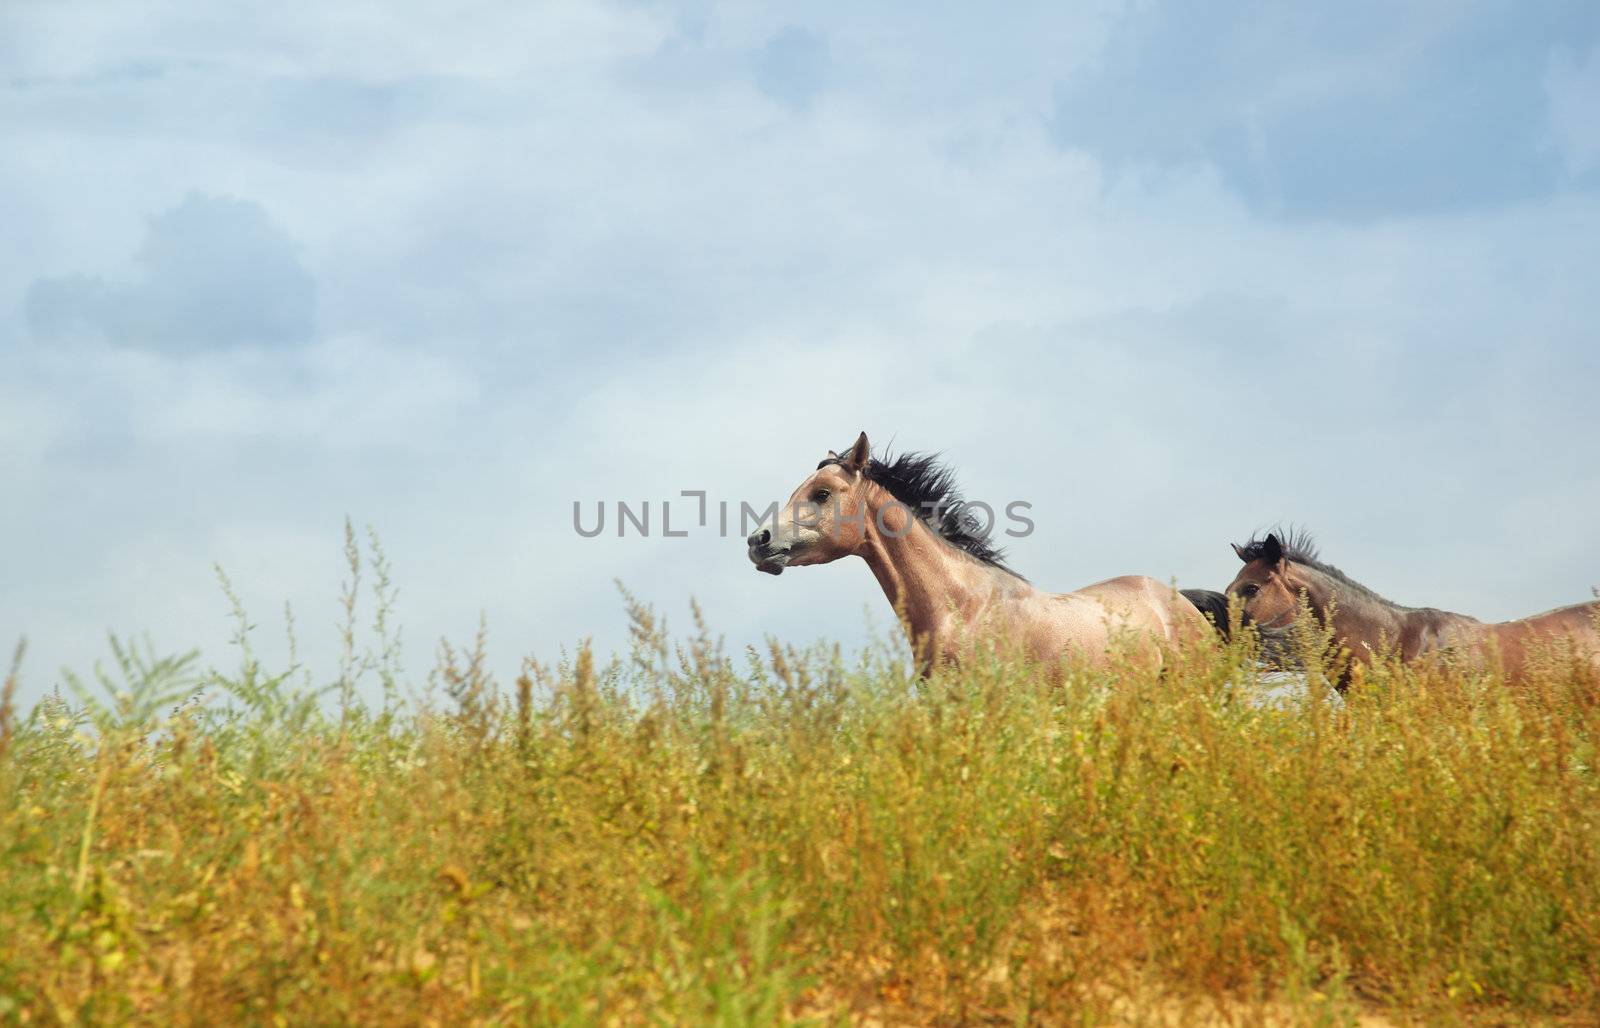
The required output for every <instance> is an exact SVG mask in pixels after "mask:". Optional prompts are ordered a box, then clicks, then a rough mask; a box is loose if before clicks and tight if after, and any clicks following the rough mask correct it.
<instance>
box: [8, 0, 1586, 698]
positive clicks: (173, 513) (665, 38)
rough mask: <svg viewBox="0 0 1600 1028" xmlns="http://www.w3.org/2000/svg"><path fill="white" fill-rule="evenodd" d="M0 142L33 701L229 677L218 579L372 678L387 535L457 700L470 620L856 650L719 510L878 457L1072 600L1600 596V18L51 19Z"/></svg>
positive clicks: (22, 66)
mask: <svg viewBox="0 0 1600 1028" xmlns="http://www.w3.org/2000/svg"><path fill="white" fill-rule="evenodd" d="M1314 7H1316V8H1322V9H1321V10H1314V9H1313V8H1314ZM869 8H870V9H869ZM0 134H3V135H0V137H3V138H4V140H5V145H4V146H3V147H0V226H3V229H4V231H3V232H0V501H3V502H0V648H6V649H9V647H10V645H11V640H14V639H16V638H19V637H23V636H25V637H26V638H27V639H28V641H29V653H28V656H27V659H26V662H25V663H24V665H23V670H22V687H21V699H22V701H23V702H24V703H27V702H30V701H31V700H34V699H37V698H38V697H40V696H42V695H43V694H44V693H45V692H47V691H48V690H50V689H51V688H53V687H54V686H55V685H56V684H57V683H58V682H59V681H61V676H62V669H63V668H69V669H74V670H76V671H78V672H79V673H83V672H85V671H87V670H88V669H89V668H90V667H91V666H92V665H93V664H94V663H95V662H96V661H97V660H103V659H105V658H106V656H107V655H108V653H109V648H108V643H107V635H108V633H111V632H115V633H117V634H118V635H119V636H123V637H144V638H148V639H149V641H150V642H151V644H152V645H153V646H154V647H155V648H156V650H158V651H160V652H181V651H185V650H188V649H191V648H198V649H200V650H201V653H202V658H201V659H202V661H203V662H204V663H206V664H207V665H214V666H218V667H223V668H229V667H232V666H233V665H234V664H235V663H236V656H235V654H234V652H233V651H232V650H230V648H229V645H228V639H229V632H230V627H229V621H228V604H227V602H226V600H225V599H224V598H223V596H222V594H221V591H220V589H219V587H218V584H217V578H216V572H215V570H214V568H215V566H217V565H220V566H221V567H222V568H223V569H224V570H225V571H226V572H227V574H228V575H229V577H230V578H231V580H232V582H233V584H234V587H235V588H236V590H237V592H238V593H239V595H240V598H241V600H242V601H243V603H244V605H245V607H246V609H247V610H248V611H249V613H250V616H251V620H252V622H253V623H254V624H255V626H256V628H255V630H254V635H253V638H254V639H255V644H256V648H257V650H258V651H259V652H261V653H262V655H263V657H264V658H265V659H267V661H268V662H269V664H271V663H272V662H274V661H276V662H278V664H280V665H281V664H282V663H284V662H286V661H287V652H286V650H287V644H286V642H285V632H284V610H285V607H286V605H287V607H288V608H289V609H290V610H291V611H292V613H293V617H294V621H295V624H296V635H297V639H298V655H299V657H300V658H301V659H302V660H303V661H304V662H305V663H306V664H307V665H308V666H310V667H311V668H312V669H313V670H314V674H315V676H316V678H317V680H319V681H328V680H331V679H332V678H333V677H334V675H336V673H337V648H338V635H339V633H338V623H339V619H340V610H339V591H340V588H341V581H342V579H343V578H344V576H345V571H344V568H343V559H342V547H343V531H344V523H345V520H346V519H347V518H348V519H349V520H350V521H351V522H352V523H353V524H354V525H355V526H356V528H357V530H358V532H359V533H360V534H361V535H362V536H363V537H365V535H366V533H367V530H368V528H369V527H370V528H371V530H372V531H374V532H375V533H376V534H377V536H378V537H379V538H380V539H381V540H382V545H383V547H384V549H385V551H386V553H387V555H388V559H389V561H390V563H391V564H392V567H393V576H394V579H395V582H396V584H397V586H398V588H399V597H398V600H397V601H396V604H395V617H396V619H397V620H398V621H399V622H400V624H401V625H402V626H403V632H404V647H405V648H404V651H403V662H404V666H405V669H406V672H407V675H408V677H409V678H410V679H412V680H414V681H420V680H421V679H423V678H424V677H425V675H426V672H427V670H428V668H429V667H431V666H432V664H433V659H434V654H435V650H436V646H437V643H438V640H440V639H441V638H448V639H451V640H453V641H457V642H460V641H463V640H470V638H471V636H472V635H473V633H474V631H475V630H476V628H477V626H478V624H479V620H480V618H482V619H483V620H484V621H486V623H487V625H488V631H489V640H490V656H491V664H492V666H493V668H494V670H495V672H496V674H497V675H498V676H499V677H500V678H501V679H502V680H503V681H504V680H508V679H509V678H511V677H513V676H514V675H515V673H516V670H517V667H518V664H519V661H520V659H521V658H522V657H523V656H525V655H532V656H535V657H537V658H539V659H542V660H544V661H546V662H549V661H552V660H555V659H557V658H558V657H559V656H560V655H561V654H562V653H563V652H564V651H565V652H570V651H571V649H572V647H573V646H575V645H576V644H577V643H578V642H579V641H580V640H582V639H585V638H592V639H593V640H594V642H595V644H596V645H597V646H598V647H600V648H601V649H602V650H609V649H611V648H613V647H615V646H617V645H619V644H621V643H622V642H623V641H624V640H625V638H626V625H627V621H626V614H625V609H624V606H623V603H622V601H621V598H620V595H619V592H618V589H617V582H618V581H620V582H621V583H623V584H624V585H625V586H626V587H627V588H628V589H629V590H631V591H632V592H633V593H635V594H636V595H638V596H639V597H640V598H641V599H643V600H645V601H646V602H649V603H651V604H653V605H655V606H656V607H657V608H658V609H659V610H660V611H661V612H662V613H664V614H665V616H666V617H667V620H668V624H669V626H671V627H673V628H675V629H677V630H687V629H688V627H689V625H688V602H689V599H690V598H691V597H693V598H695V599H696V600H698V602H699V603H700V605H701V607H702V608H703V609H704V611H705V615H706V618H707V620H708V621H709V623H710V625H711V626H712V628H713V629H714V630H716V631H718V632H720V633H722V634H724V635H725V636H726V638H727V640H728V645H729V647H730V648H731V649H735V650H737V649H739V648H742V647H744V646H746V645H748V644H751V643H754V642H759V641H760V640H762V639H764V638H766V637H768V636H771V637H776V638H778V639H781V640H784V641H787V642H794V643H797V644H804V643H808V642H811V641H815V640H837V641H840V642H842V643H843V644H844V645H845V646H847V647H855V646H859V645H861V644H862V642H863V641H864V640H866V639H867V638H868V637H869V636H870V635H871V634H874V633H877V634H882V632H883V630H884V628H885V626H886V625H889V624H892V618H891V615H890V612H889V610H888V606H887V603H886V602H885V601H884V599H883V598H882V595H881V593H880V592H879V591H878V589H877V586H876V585H875V583H874V581H873V578H872V576H871V574H870V573H869V572H868V570H867V569H866V567H865V565H864V564H862V563H861V562H860V561H857V560H854V559H850V560H845V561H841V562H838V563H837V564H834V565H829V566H826V567H813V568H800V569H794V570H793V571H791V572H789V573H787V574H785V575H783V576H781V577H778V578H773V577H770V576H766V575H761V574H759V573H757V572H756V571H755V570H754V569H753V568H752V567H751V566H750V564H749V563H748V561H747V559H746V557H745V553H744V545H743V540H742V537H741V536H742V533H740V532H739V531H738V530H737V528H736V527H730V530H729V532H728V533H727V535H726V536H725V537H724V536H723V535H722V534H721V533H720V532H719V531H718V530H717V527H718V526H717V525H716V521H717V518H716V515H715V511H716V508H715V506H714V505H715V504H717V503H719V502H721V501H727V502H729V503H730V504H732V505H733V508H734V512H735V516H734V518H733V519H732V520H735V521H736V520H737V508H738V504H739V503H740V502H741V501H748V502H751V503H752V504H754V505H756V506H764V505H765V504H766V503H767V502H770V501H771V500H774V499H779V498H781V497H786V496H787V495H788V494H789V493H790V491H791V490H792V489H793V488H794V487H795V486H796V485H797V484H798V483H799V482H800V481H801V480H802V479H803V478H805V477H806V475H808V474H809V473H810V471H811V469H812V468H813V467H814V466H815V464H816V462H817V460H818V459H820V458H821V457H822V456H823V455H824V453H825V452H826V451H827V450H829V449H840V448H842V447H843V446H845V445H847V444H849V443H850V442H851V441H852V440H853V439H854V438H855V436H856V434H857V433H858V432H860V431H863V430H865V431H866V432H867V433H868V435H869V437H870V438H871V439H872V440H873V442H874V444H875V445H876V446H878V447H880V448H881V447H883V446H885V445H888V444H891V443H892V444H893V446H894V447H895V448H896V449H913V450H931V451H939V452H941V453H943V454H944V455H945V456H946V458H947V459H948V460H949V461H950V462H951V463H952V464H953V466H954V467H956V468H957V469H958V471H959V477H960V480H961V482H962V483H963V485H964V486H965V488H966V491H967V492H968V494H969V495H971V496H974V497H977V498H980V499H983V500H984V501H986V502H990V503H992V504H994V505H995V506H997V507H999V506H1002V505H1003V504H1005V503H1008V502H1012V501H1023V502H1026V503H1029V504H1031V511H1030V516H1031V517H1032V520H1033V521H1034V525H1035V527H1034V530H1033V532H1032V533H1031V534H1030V535H1028V536H1027V537H1026V538H1020V539H1014V540H1007V542H1008V543H1009V551H1010V555H1011V560H1012V563H1013V565H1014V566H1015V567H1016V568H1018V569H1019V570H1020V571H1021V572H1022V573H1023V574H1025V575H1027V576H1028V577H1029V578H1030V579H1032V580H1033V581H1034V582H1035V583H1036V584H1038V585H1040V586H1041V587H1044V588H1047V589H1052V590H1060V591H1066V590H1070V589H1074V588H1078V587H1081V586H1083V585H1087V584H1089V583H1092V582H1095V581H1098V580H1101V579H1104V578H1107V577H1110V576H1113V575H1119V574H1130V573H1140V574H1148V575H1153V576H1156V577H1158V578H1161V579H1163V580H1175V581H1176V582H1177V583H1178V584H1180V585H1182V586H1184V587H1210V588H1221V587H1222V586H1224V585H1225V584H1226V583H1227V582H1228V581H1229V580H1230V579H1231V578H1232V577H1233V575H1234V573H1235V571H1236V569H1237V561H1236V559H1235V558H1234V557H1233V555H1232V553H1231V551H1230V549H1229V547H1228V544H1229V543H1230V542H1232V541H1238V540H1242V539H1244V538H1246V537H1247V536H1249V535H1250V534H1251V532H1252V531H1253V530H1254V529H1256V528H1258V527H1261V526H1265V525H1269V524H1272V523H1275V522H1279V521H1293V522H1297V523H1299V524H1302V525H1304V526H1307V527H1309V528H1310V529H1312V530H1313V531H1314V532H1315V533H1316V534H1317V535H1318V537H1319V539H1320V541H1321V543H1322V545H1323V552H1324V555H1325V556H1326V557H1327V558H1328V559H1329V560H1331V561H1332V562H1333V563H1335V564H1338V565H1339V566H1340V567H1342V568H1343V569H1344V570H1345V571H1347V572H1348V573H1350V574H1351V575H1352V576H1354V577H1355V578H1357V579H1358V580H1360V581H1362V582H1364V583H1366V584H1368V585H1370V586H1372V587H1373V588H1375V589H1377V590H1378V591H1380V592H1381V593H1383V594H1385V595H1387V596H1389V597H1391V598H1393V599H1395V600H1397V601H1399V602H1403V603H1408V604H1413V605H1431V606H1440V607H1445V608H1449V609H1455V610H1459V611H1463V612H1465V613H1469V614H1473V615H1475V616H1478V617H1482V618H1485V619H1502V618H1510V617H1516V616H1521V615H1525V614H1530V613H1533V612H1536V611H1539V610H1544V609H1547V608H1549V607H1553V606H1557V605H1561V604H1565V603H1571V602H1576V601H1578V600H1581V599H1584V598H1587V597H1588V596H1589V595H1590V591H1591V589H1592V587H1594V586H1597V585H1600V516H1597V514H1596V512H1597V511H1600V400H1597V397H1600V290H1597V289H1596V288H1595V286H1596V269H1597V268H1600V6H1596V5H1595V4H1593V3H1590V2H1588V0H1573V2H1561V0H1549V2H1542V0H1532V2H1520V3H1511V2H1480V0H1450V2H1444V0H1439V2H1420V0H1419V2H1409V3H1398V4H1396V3H1388V2H1385V3H1378V2H1376V0H1351V2H1348V3H1344V4H1339V5H1283V4H1274V3H1266V2H1221V3H1215V4H1205V5H1196V4H1187V3H1179V2H1151V0H1140V2H1112V0H1104V2H1083V3H1076V4H1039V5H1027V4H1019V5H1012V6H1008V7H1007V8H1006V10H1005V15H1004V17H998V16H997V15H996V12H995V10H994V9H993V8H988V7H982V6H981V5H955V4H914V5H913V4H897V5H860V4H836V3H815V4H807V5H799V6H796V5H781V6H780V5H751V4H721V3H710V2H692V0H691V2H684V3H670V2H662V3H657V2H652V0H629V2H618V3H607V2H602V0H588V2H579V3H563V2H541V3H538V4H527V3H498V2H490V0H481V2H475V3H471V4H466V5H395V4H393V3H379V2H363V0H350V2H346V3H340V4H332V5H330V4H311V3H283V2H281V0H278V2H273V3H249V2H244V3H241V2H229V3H196V2H193V0H190V2H171V0H116V2H107V3H99V2H81V0H49V2H46V0H13V2H10V3H6V4H4V5H3V6H0ZM686 490H688V491H696V490H703V491H705V492H706V494H707V498H708V501H709V502H710V503H711V504H712V505H713V507H712V510H711V514H712V516H711V517H710V518H708V522H709V523H708V525H707V526H706V527H705V528H701V527H700V526H699V525H698V524H694V523H692V522H694V520H695V515H696V514H697V510H696V501H695V500H694V499H692V498H684V497H682V496H681V493H682V492H683V491H686ZM575 501H581V502H582V503H583V504H584V508H583V509H584V511H585V515H584V517H585V521H586V523H591V524H592V519H593V510H594V505H595V504H596V503H604V504H606V506H607V507H608V516H609V517H610V520H608V522H607V531H606V532H604V533H602V535H601V536H599V537H596V538H592V539H591V538H584V537H583V536H581V535H579V534H578V532H576V531H575V530H574V523H573V504H574V502H575ZM618 501H626V502H628V503H630V504H631V505H632V507H633V508H635V509H637V508H638V507H639V506H640V505H641V504H642V503H644V502H645V501H649V503H650V505H651V507H652V512H653V521H652V525H651V528H652V530H653V531H652V533H651V535H650V536H649V537H640V536H639V535H638V534H636V533H633V532H631V531H630V533H629V535H628V536H627V537H625V538H617V537H616V535H615V514H616V511H615V505H616V503H617V502H618ZM666 501H675V502H674V503H673V506H672V513H671V518H672V521H673V529H674V531H680V530H684V529H687V530H688V534H687V535H686V536H681V537H679V536H674V537H670V538H669V537H665V536H664V535H663V534H662V533H661V528H662V526H661V523H660V519H661V516H662V515H661V507H662V504H663V503H664V502H666ZM369 616H370V609H369V610H368V611H367V612H366V613H365V614H363V618H365V617H369Z"/></svg>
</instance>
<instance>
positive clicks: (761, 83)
mask: <svg viewBox="0 0 1600 1028" xmlns="http://www.w3.org/2000/svg"><path fill="white" fill-rule="evenodd" d="M827 77H828V44H827V41H826V40H824V39H823V38H822V37H821V36H819V35H817V34H816V33H815V32H811V31H809V30H808V29H803V28H801V27H799V26H798V25H786V26H784V28H783V29H781V30H780V31H779V32H778V34H777V35H775V36H773V37H772V38H771V39H769V40H767V42H766V45H764V46H763V47H762V48H761V49H760V50H759V51H757V53H756V56H755V79H756V86H757V87H758V88H759V89H760V90H761V92H763V93H765V94H766V95H767V96H769V97H771V98H772V99H774V100H776V101H778V102H779V103H781V104H783V105H784V106H786V107H788V108H790V109H791V110H797V111H799V110H804V109H805V108H807V107H809V106H810V105H811V101H812V100H813V99H814V98H815V97H816V95H817V94H818V93H819V92H821V91H822V87H823V86H824V84H826V82H827Z"/></svg>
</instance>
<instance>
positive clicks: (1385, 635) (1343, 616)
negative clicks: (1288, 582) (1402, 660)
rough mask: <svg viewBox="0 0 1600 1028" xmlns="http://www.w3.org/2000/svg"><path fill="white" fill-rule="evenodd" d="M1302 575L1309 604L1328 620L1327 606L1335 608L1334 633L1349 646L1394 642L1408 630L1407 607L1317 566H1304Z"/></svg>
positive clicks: (1302, 566) (1375, 645) (1376, 645)
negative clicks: (1351, 586)
mask: <svg viewBox="0 0 1600 1028" xmlns="http://www.w3.org/2000/svg"><path fill="white" fill-rule="evenodd" d="M1301 576H1302V580H1304V583H1306V596H1307V599H1309V600H1310V607H1312V610H1315V612H1317V615H1318V616H1320V618H1323V620H1325V621H1326V620H1328V607H1333V631H1334V634H1336V636H1338V637H1339V639H1342V640H1347V642H1346V645H1350V642H1365V644H1368V645H1371V647H1374V649H1376V647H1378V644H1379V640H1381V639H1387V640H1389V642H1390V644H1395V642H1397V640H1398V639H1400V634H1402V632H1403V631H1405V613H1406V612H1405V610H1400V608H1398V607H1394V605H1390V604H1384V602H1382V600H1379V599H1376V597H1373V596H1368V594H1366V592H1365V591H1363V589H1352V588H1350V586H1347V584H1344V583H1341V581H1338V580H1336V578H1333V576H1331V575H1326V573H1323V572H1320V570H1317V568H1312V567H1306V565H1301Z"/></svg>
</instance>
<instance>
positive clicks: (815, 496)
mask: <svg viewBox="0 0 1600 1028" xmlns="http://www.w3.org/2000/svg"><path fill="white" fill-rule="evenodd" d="M832 495H833V494H832V493H830V492H829V491H828V490H826V489H818V490H817V491H816V492H814V493H812V494H811V502H812V503H827V502H828V497H829V496H832Z"/></svg>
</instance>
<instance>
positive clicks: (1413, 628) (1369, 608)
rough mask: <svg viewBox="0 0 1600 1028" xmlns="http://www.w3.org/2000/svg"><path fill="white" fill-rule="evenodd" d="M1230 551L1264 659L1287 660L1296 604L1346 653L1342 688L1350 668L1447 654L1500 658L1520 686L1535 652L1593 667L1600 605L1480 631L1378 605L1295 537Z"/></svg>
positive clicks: (1460, 619) (1238, 592) (1273, 536)
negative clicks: (1238, 563)
mask: <svg viewBox="0 0 1600 1028" xmlns="http://www.w3.org/2000/svg"><path fill="white" fill-rule="evenodd" d="M1233 550H1234V552H1235V553H1236V554H1238V556H1239V559H1240V560H1242V561H1244V567H1243V568H1241V569H1240V570H1239V574H1238V577H1236V578H1235V579H1234V580H1233V582H1232V583H1231V584H1229V586H1228V594H1229V595H1230V596H1235V597H1238V599H1239V601H1240V602H1241V603H1242V604H1243V608H1244V616H1245V618H1246V619H1247V620H1248V621H1249V622H1251V623H1252V624H1254V625H1255V626H1256V628H1257V630H1258V631H1260V633H1261V637H1262V641H1263V644H1264V646H1263V648H1264V649H1265V650H1266V651H1267V655H1268V657H1269V658H1271V657H1273V656H1280V657H1284V656H1289V655H1288V654H1286V653H1285V652H1284V651H1285V650H1286V649H1288V648H1290V646H1291V644H1290V643H1289V642H1288V637H1287V635H1288V632H1289V629H1290V628H1291V627H1292V625H1293V624H1294V620H1295V616H1296V614H1297V613H1298V612H1299V609H1300V599H1301V597H1304V598H1305V601H1306V604H1307V605H1308V606H1309V607H1310V609H1311V611H1312V613H1314V614H1315V615H1316V616H1317V618H1318V619H1319V620H1320V621H1322V622H1323V623H1324V624H1325V625H1327V626H1328V627H1329V628H1330V629H1331V631H1332V635H1333V639H1334V643H1335V645H1338V646H1343V647H1345V648H1347V649H1348V650H1349V651H1350V657H1351V661H1350V663H1348V664H1347V665H1346V666H1345V670H1344V672H1343V674H1342V675H1341V676H1340V679H1339V681H1337V682H1336V683H1335V684H1336V685H1337V686H1338V687H1339V688H1341V689H1342V688H1344V686H1345V685H1346V684H1348V682H1349V680H1350V673H1351V671H1352V670H1353V669H1354V668H1355V667H1356V666H1357V665H1358V664H1361V663H1371V662H1372V661H1373V660H1375V659H1377V658H1378V657H1380V656H1383V655H1385V654H1389V653H1393V654H1395V655H1396V656H1398V657H1400V659H1402V660H1405V661H1413V660H1416V659H1418V658H1419V657H1423V656H1425V655H1427V654H1432V653H1448V654H1453V655H1459V656H1461V657H1463V658H1464V659H1467V660H1469V661H1472V662H1474V663H1477V664H1479V665H1482V664H1485V663H1487V662H1488V661H1490V660H1492V659H1494V658H1495V657H1496V656H1498V659H1499V661H1500V666H1501V669H1502V671H1503V672H1504V674H1505V677H1506V679H1507V680H1508V681H1512V682H1515V681H1518V680H1520V679H1522V678H1523V677H1524V676H1525V675H1526V674H1527V673H1528V672H1529V671H1530V669H1531V664H1532V663H1533V662H1534V661H1535V660H1536V659H1537V658H1539V657H1540V656H1541V655H1544V656H1550V657H1555V658H1559V657H1560V656H1562V655H1563V652H1565V653H1567V654H1569V655H1570V654H1571V653H1573V651H1575V652H1576V654H1577V655H1579V656H1580V657H1587V658H1588V660H1589V662H1590V663H1592V664H1593V666H1594V667H1595V668H1596V669H1597V670H1600V601H1591V602H1588V603H1575V604H1572V605H1571V606H1568V607H1558V608H1556V609H1555V610H1550V611H1546V612H1544V613H1543V614H1535V615H1533V616H1532V617H1526V618H1520V619H1518V620H1516V621H1502V622H1499V623H1498V624H1485V623H1484V622H1482V621H1479V620H1477V619H1476V618H1471V617H1468V616H1467V615H1465V614H1455V613H1452V612H1450V611H1447V610H1436V609H1434V608H1432V607H1403V606H1401V605H1400V604H1398V603H1394V602H1392V601H1390V600H1386V599H1384V598H1383V597H1382V596H1379V595H1378V594H1377V593H1375V592H1373V591H1372V590H1371V589H1368V588H1367V587H1366V586H1364V585H1361V584H1360V583H1359V582H1356V581H1354V580H1353V579H1351V578H1350V577H1349V576H1348V575H1346V574H1345V573H1344V572H1342V571H1340V570H1339V569H1338V568H1336V567H1333V566H1332V565H1330V564H1327V563H1325V562H1324V561H1323V560H1322V559H1321V558H1320V557H1319V556H1318V555H1317V550H1316V547H1315V546H1314V545H1313V544H1312V541H1311V539H1310V537H1309V536H1307V535H1306V534H1305V533H1303V532H1286V533H1283V534H1281V535H1280V534H1279V533H1277V532H1273V533H1269V534H1268V535H1267V536H1266V537H1265V538H1253V539H1251V540H1250V541H1249V542H1247V543H1245V544H1243V545H1236V546H1234V548H1233ZM1330 614H1331V616H1330Z"/></svg>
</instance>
